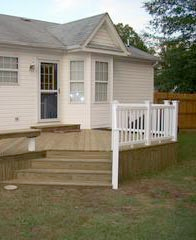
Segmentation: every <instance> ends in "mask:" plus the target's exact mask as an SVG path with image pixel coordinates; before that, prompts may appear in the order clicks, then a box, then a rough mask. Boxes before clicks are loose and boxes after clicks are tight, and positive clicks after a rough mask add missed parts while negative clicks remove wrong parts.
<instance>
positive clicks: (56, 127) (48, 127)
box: [31, 123, 80, 133]
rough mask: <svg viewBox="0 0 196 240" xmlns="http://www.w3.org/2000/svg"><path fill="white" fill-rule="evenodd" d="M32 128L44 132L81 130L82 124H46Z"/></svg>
mask: <svg viewBox="0 0 196 240" xmlns="http://www.w3.org/2000/svg"><path fill="white" fill-rule="evenodd" d="M31 128H32V129H39V130H41V131H42V132H62V133H66V132H79V131H80V124H60V123H59V124H45V125H43V124H42V125H37V126H31Z"/></svg>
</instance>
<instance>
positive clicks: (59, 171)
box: [17, 168, 111, 174]
mask: <svg viewBox="0 0 196 240" xmlns="http://www.w3.org/2000/svg"><path fill="white" fill-rule="evenodd" d="M17 172H21V173H23V172H24V173H26V172H28V173H71V174H73V173H75V174H77V173H78V174H85V173H86V174H111V171H108V170H78V169H74V170H72V169H34V168H28V169H22V170H17Z"/></svg>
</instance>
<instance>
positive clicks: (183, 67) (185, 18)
mask: <svg viewBox="0 0 196 240" xmlns="http://www.w3.org/2000/svg"><path fill="white" fill-rule="evenodd" d="M144 6H145V8H146V10H147V11H148V12H149V13H150V14H151V15H152V17H153V19H152V21H151V26H152V27H153V29H154V30H155V32H156V34H157V35H156V37H157V36H159V54H160V56H161V58H162V59H163V61H162V62H161V64H160V65H159V66H158V68H157V69H156V71H155V85H156V88H157V89H159V90H162V91H172V90H175V91H177V92H196V1H192V0H153V1H149V2H146V3H145V4H144Z"/></svg>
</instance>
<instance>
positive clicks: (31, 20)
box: [0, 12, 108, 25]
mask: <svg viewBox="0 0 196 240" xmlns="http://www.w3.org/2000/svg"><path fill="white" fill-rule="evenodd" d="M106 15H108V13H107V12H105V13H100V14H96V15H93V16H90V17H84V18H80V19H77V20H73V21H70V22H65V23H57V22H52V21H45V20H40V19H34V18H29V17H24V16H14V15H9V14H0V16H5V17H9V18H17V19H18V20H19V19H20V20H23V21H27V22H43V23H51V24H57V25H66V24H70V23H75V22H79V21H83V20H86V19H90V18H95V17H100V16H103V17H104V16H106Z"/></svg>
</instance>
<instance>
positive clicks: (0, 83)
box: [0, 53, 20, 87]
mask: <svg viewBox="0 0 196 240" xmlns="http://www.w3.org/2000/svg"><path fill="white" fill-rule="evenodd" d="M0 57H3V58H4V57H5V58H6V57H8V58H17V60H18V65H17V69H11V68H0V71H3V72H16V73H17V82H0V86H8V87H9V86H18V85H19V66H20V59H19V57H18V56H15V55H6V54H1V53H0Z"/></svg>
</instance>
